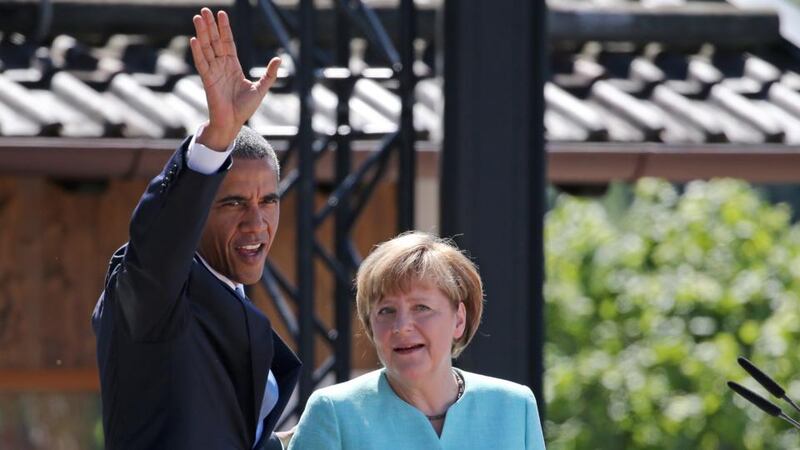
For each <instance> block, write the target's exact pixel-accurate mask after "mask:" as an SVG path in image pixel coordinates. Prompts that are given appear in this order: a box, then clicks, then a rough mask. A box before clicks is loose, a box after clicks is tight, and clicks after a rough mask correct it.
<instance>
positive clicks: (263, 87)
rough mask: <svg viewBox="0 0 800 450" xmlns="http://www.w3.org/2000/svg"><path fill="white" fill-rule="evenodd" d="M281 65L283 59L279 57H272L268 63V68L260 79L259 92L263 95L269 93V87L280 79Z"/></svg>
mask: <svg viewBox="0 0 800 450" xmlns="http://www.w3.org/2000/svg"><path fill="white" fill-rule="evenodd" d="M280 66H281V59H280V58H278V57H275V58H272V59H271V60H270V61H269V63H268V64H267V70H266V71H264V75H261V78H259V80H258V92H259V93H260V94H261V95H262V96H263V95H267V91H269V88H271V87H272V85H273V84H275V81H276V80H277V79H278V68H279V67H280Z"/></svg>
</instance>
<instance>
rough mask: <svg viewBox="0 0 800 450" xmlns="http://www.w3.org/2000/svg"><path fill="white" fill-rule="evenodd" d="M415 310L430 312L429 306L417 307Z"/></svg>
mask: <svg viewBox="0 0 800 450" xmlns="http://www.w3.org/2000/svg"><path fill="white" fill-rule="evenodd" d="M415 308H416V310H417V311H430V308H429V307H428V305H417V306H415Z"/></svg>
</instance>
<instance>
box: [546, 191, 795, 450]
mask: <svg viewBox="0 0 800 450" xmlns="http://www.w3.org/2000/svg"><path fill="white" fill-rule="evenodd" d="M612 191H613V190H612ZM618 203H619V202H617V203H616V204H615V203H614V202H611V201H605V202H603V201H598V200H587V199H581V198H575V197H570V196H567V195H560V196H558V197H557V198H556V200H555V205H554V208H553V209H552V210H551V211H550V212H549V213H548V216H547V220H546V229H545V251H546V270H547V283H546V285H545V297H546V313H547V321H546V323H547V330H546V334H547V343H546V349H545V354H546V358H547V360H546V368H547V372H546V374H545V381H546V386H545V396H546V400H547V406H546V413H547V422H546V424H545V427H546V437H547V443H548V449H550V450H559V449H659V450H661V449H688V448H691V449H709V450H710V449H786V448H800V433H795V432H794V431H792V429H791V428H790V427H789V426H788V425H787V424H785V423H784V422H783V421H781V420H779V419H776V418H772V417H769V416H766V415H765V414H763V413H762V412H761V411H760V410H757V409H756V408H755V407H753V406H751V405H749V404H746V403H745V402H744V401H741V399H739V398H736V399H734V398H733V394H732V392H730V391H729V390H728V388H727V386H726V384H725V382H726V381H727V380H735V381H739V382H742V383H743V384H745V385H746V386H748V387H750V388H752V389H754V390H756V391H757V392H762V393H763V395H765V396H766V395H767V394H766V392H765V391H764V390H763V389H762V388H761V387H760V386H759V385H758V384H757V383H755V382H754V381H753V380H752V379H750V378H749V377H747V376H746V373H745V372H744V371H743V370H742V369H741V368H739V366H738V365H737V363H736V357H737V356H739V355H744V356H747V357H748V358H750V359H751V360H752V361H754V362H755V363H756V364H757V365H759V366H760V367H762V368H763V369H764V370H765V371H766V372H767V373H770V374H772V375H773V376H774V378H776V379H777V380H778V381H779V382H782V383H783V384H784V386H785V387H787V390H788V391H789V396H790V397H792V398H796V399H800V381H797V382H791V380H793V379H798V380H800V352H797V351H796V350H795V347H794V344H795V343H800V299H799V298H798V294H800V227H799V226H797V225H792V224H791V223H790V217H791V214H790V211H789V210H788V208H787V207H785V206H784V205H772V204H769V203H768V202H766V201H764V200H762V199H761V198H760V197H759V196H758V195H757V193H756V192H755V190H754V189H752V188H751V187H750V186H748V185H747V184H746V183H744V182H740V181H734V180H714V181H710V182H693V183H690V184H688V185H687V186H686V188H685V191H684V192H683V193H682V194H679V193H678V191H677V190H676V189H675V188H674V187H673V186H672V185H671V184H669V183H666V182H664V181H660V180H655V179H644V180H641V181H640V182H638V183H637V184H636V185H635V187H634V189H633V193H632V199H631V200H630V205H629V206H628V207H627V208H619V205H618ZM610 211H613V212H610ZM776 401H777V400H776ZM784 405H785V404H784ZM784 405H781V406H782V408H783V409H784V411H787V412H789V409H788V406H786V407H784Z"/></svg>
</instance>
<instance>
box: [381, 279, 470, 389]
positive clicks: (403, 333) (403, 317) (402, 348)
mask: <svg viewBox="0 0 800 450" xmlns="http://www.w3.org/2000/svg"><path fill="white" fill-rule="evenodd" d="M369 320H370V325H371V326H372V334H373V339H374V341H375V348H376V350H377V352H378V358H380V360H381V362H382V363H383V365H384V366H385V367H386V371H387V373H388V375H389V376H390V377H393V378H395V379H397V380H398V381H401V382H404V383H410V384H417V383H418V382H419V381H420V380H426V379H427V380H429V379H431V378H432V376H433V375H435V374H437V373H439V371H445V372H448V371H449V370H450V367H451V356H450V350H451V347H452V344H453V341H454V340H455V339H458V338H460V337H461V335H462V334H464V326H465V322H466V310H465V308H464V304H463V303H459V304H458V307H457V308H455V307H453V305H452V304H451V302H450V299H448V298H447V297H446V296H445V295H444V293H443V292H442V291H441V290H439V289H438V288H436V287H434V286H432V285H430V284H427V283H423V282H414V283H412V284H411V288H410V289H409V290H408V292H406V293H397V294H393V295H387V296H385V297H384V298H382V299H380V300H379V301H378V302H377V303H376V304H375V305H374V306H373V308H372V311H371V312H370V318H369Z"/></svg>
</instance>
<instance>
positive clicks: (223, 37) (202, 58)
mask: <svg viewBox="0 0 800 450" xmlns="http://www.w3.org/2000/svg"><path fill="white" fill-rule="evenodd" d="M217 19H218V21H215V20H214V15H213V14H212V13H211V10H210V9H208V8H203V9H202V10H201V11H200V15H196V16H194V18H193V19H192V20H193V22H194V27H195V31H196V33H197V36H196V37H193V38H192V39H191V40H190V44H191V48H192V56H193V57H194V63H195V67H196V68H197V72H198V73H199V74H200V78H201V80H202V81H203V88H204V90H205V92H206V100H207V101H208V115H209V124H210V125H212V126H214V127H215V128H216V129H220V130H225V131H226V132H228V133H229V134H232V136H231V140H232V138H233V136H236V133H238V131H239V129H240V128H241V126H242V125H244V123H245V122H246V121H247V119H249V118H250V116H251V115H253V113H254V112H255V111H256V109H257V108H258V106H259V105H260V104H261V101H262V100H263V99H264V96H265V95H267V92H268V91H269V88H270V87H271V86H272V84H273V83H274V82H275V80H276V79H277V73H278V66H280V59H279V58H273V59H272V60H271V61H270V62H269V64H268V65H267V70H266V72H265V73H264V75H263V76H262V77H261V78H260V79H259V80H257V81H250V80H248V79H247V78H246V77H245V76H244V73H243V72H242V66H241V64H240V63H239V59H238V58H237V56H236V45H235V43H234V41H233V33H232V31H231V26H230V21H229V19H228V15H227V14H226V13H225V12H224V11H220V12H219V13H217Z"/></svg>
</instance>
